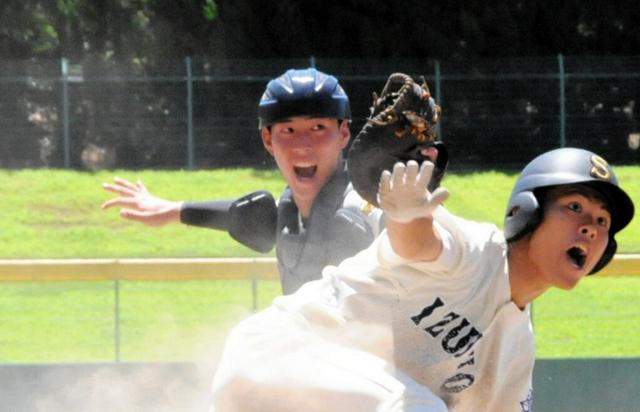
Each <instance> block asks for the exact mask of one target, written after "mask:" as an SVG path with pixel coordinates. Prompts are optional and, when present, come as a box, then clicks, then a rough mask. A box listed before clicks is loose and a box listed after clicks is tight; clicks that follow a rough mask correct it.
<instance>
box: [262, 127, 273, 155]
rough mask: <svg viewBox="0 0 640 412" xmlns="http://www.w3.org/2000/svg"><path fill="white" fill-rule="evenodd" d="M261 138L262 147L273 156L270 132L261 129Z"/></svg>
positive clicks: (267, 129) (265, 128)
mask: <svg viewBox="0 0 640 412" xmlns="http://www.w3.org/2000/svg"><path fill="white" fill-rule="evenodd" d="M260 134H261V136H262V145H263V146H264V148H265V149H266V150H267V152H269V154H271V156H273V142H272V141H271V132H270V131H269V128H268V127H263V128H262V130H261V131H260Z"/></svg>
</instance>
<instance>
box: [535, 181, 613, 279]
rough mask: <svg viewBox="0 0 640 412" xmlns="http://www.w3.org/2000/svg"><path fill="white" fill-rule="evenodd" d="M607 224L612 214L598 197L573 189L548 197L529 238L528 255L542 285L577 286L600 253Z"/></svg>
mask: <svg viewBox="0 0 640 412" xmlns="http://www.w3.org/2000/svg"><path fill="white" fill-rule="evenodd" d="M551 196H553V194H551ZM610 225H611V215H610V213H609V212H608V211H607V210H606V208H605V205H604V204H603V203H602V202H601V201H599V200H595V199H591V198H588V197H586V196H584V195H581V194H577V193H573V194H566V195H561V196H559V197H558V198H557V199H555V200H554V201H551V202H550V204H549V205H548V206H547V207H546V209H545V212H544V218H543V221H542V223H541V224H540V225H539V226H538V228H537V229H536V230H535V231H534V232H533V234H532V235H531V238H530V241H529V258H530V259H531V262H532V263H533V264H534V265H535V266H536V269H537V273H538V274H539V276H540V277H541V279H540V281H541V282H542V283H543V285H545V286H555V287H558V288H562V289H571V288H573V287H574V286H576V285H577V284H578V282H579V281H580V279H582V277H583V276H586V275H587V274H588V273H590V272H591V270H592V269H593V268H594V266H595V265H596V263H598V261H599V260H600V258H601V257H602V254H603V253H604V250H605V248H606V246H607V243H608V241H609V227H610Z"/></svg>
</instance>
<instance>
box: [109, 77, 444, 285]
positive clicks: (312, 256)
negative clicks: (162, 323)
mask: <svg viewBox="0 0 640 412" xmlns="http://www.w3.org/2000/svg"><path fill="white" fill-rule="evenodd" d="M258 114H259V116H258V117H259V125H258V127H259V129H260V132H261V137H262V142H263V144H264V147H265V149H266V150H267V151H268V152H269V153H270V154H271V155H272V156H273V157H274V159H275V161H276V164H277V165H278V168H279V169H280V171H281V172H282V175H283V176H284V178H285V180H286V182H287V185H288V187H287V188H286V190H285V191H284V192H283V193H282V195H281V196H280V198H279V200H278V202H277V204H276V202H275V201H274V199H273V197H272V196H271V194H270V193H268V192H265V191H258V192H254V193H250V194H247V195H245V196H243V197H241V198H240V199H237V200H214V201H206V202H183V201H169V200H166V199H161V198H158V197H156V196H154V195H153V194H151V193H150V192H149V191H148V190H147V188H146V187H145V186H144V184H143V183H142V182H140V181H138V182H136V183H133V182H129V181H127V180H124V179H120V178H116V179H114V182H113V183H111V184H110V183H105V184H104V185H103V187H104V189H105V190H107V191H109V192H113V193H115V194H117V195H118V197H116V198H113V199H110V200H108V201H106V202H105V203H104V204H103V205H102V208H103V209H108V208H111V207H121V208H123V209H122V210H121V212H120V216H121V217H123V218H125V219H129V220H134V221H138V222H142V223H144V224H147V225H149V226H163V225H166V224H169V223H178V222H180V223H184V224H187V225H193V226H200V227H207V228H212V229H219V230H226V231H228V232H229V234H230V235H231V236H232V237H233V238H234V239H235V240H237V241H238V242H240V243H242V244H244V245H245V246H248V247H250V248H252V249H254V250H256V251H258V252H263V253H264V252H268V251H270V250H271V249H272V248H273V245H274V243H275V246H276V255H277V260H278V269H279V273H280V280H281V284H282V289H283V292H284V293H285V294H289V293H293V292H294V291H296V290H297V289H298V288H299V287H300V286H301V285H303V284H304V283H305V282H308V281H310V280H314V279H319V278H320V277H321V271H322V268H324V267H325V266H327V265H335V264H338V263H339V262H341V261H342V260H343V259H345V258H347V257H349V256H353V255H354V254H356V253H357V252H358V251H360V250H362V249H364V248H366V247H367V246H368V245H369V244H370V243H371V242H372V241H373V239H374V237H375V235H377V234H378V233H379V230H380V227H381V225H382V222H381V211H380V210H379V209H377V208H375V207H372V206H371V205H370V204H369V203H368V202H365V201H363V199H362V198H361V197H360V196H359V195H358V193H357V192H356V191H355V190H354V189H353V187H352V185H351V184H350V183H349V175H348V174H347V171H346V162H345V160H344V158H343V150H344V149H345V148H346V147H347V145H348V143H349V138H350V130H349V123H350V120H351V109H350V105H349V99H348V97H347V95H346V94H345V92H344V90H343V88H342V87H341V86H340V84H339V83H338V80H337V79H336V78H335V77H334V76H331V75H329V74H326V73H323V72H321V71H318V70H316V69H313V68H309V69H304V70H294V69H292V70H288V71H287V72H285V73H284V74H282V75H281V76H279V77H277V78H275V79H273V80H271V81H270V82H269V83H268V84H267V87H266V90H265V91H264V94H263V95H262V98H261V99H260V102H259V107H258ZM367 142H368V140H367ZM415 147H416V145H414V147H413V149H415ZM419 150H420V151H421V155H422V156H424V158H428V159H431V160H432V161H435V162H437V164H439V165H440V166H441V169H439V170H440V171H441V174H444V169H445V168H446V165H447V162H448V157H447V155H446V149H445V148H444V145H443V144H442V143H441V142H439V143H438V145H437V146H435V145H430V144H421V145H420V146H419ZM372 152H373V151H372ZM357 153H358V154H360V153H364V151H363V150H358V151H357ZM366 156H367V157H369V155H368V154H367V155H366ZM356 158H357V159H356V160H359V157H356ZM370 159H371V158H370ZM438 159H439V160H438ZM374 160H375V159H374ZM379 163H380V164H381V165H382V164H384V163H382V162H379ZM381 170H382V169H376V170H375V172H374V173H376V174H377V175H379V173H380V171H381ZM356 177H358V176H356ZM376 179H377V178H376Z"/></svg>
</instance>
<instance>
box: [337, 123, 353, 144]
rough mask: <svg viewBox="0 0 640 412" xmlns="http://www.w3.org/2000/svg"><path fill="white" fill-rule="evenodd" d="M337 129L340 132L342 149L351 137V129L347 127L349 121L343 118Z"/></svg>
mask: <svg viewBox="0 0 640 412" xmlns="http://www.w3.org/2000/svg"><path fill="white" fill-rule="evenodd" d="M338 131H339V132H340V139H341V142H340V145H341V146H342V148H343V149H344V148H345V147H347V145H348V144H349V139H351V130H350V129H349V122H348V121H346V120H343V121H341V122H340V124H339V125H338Z"/></svg>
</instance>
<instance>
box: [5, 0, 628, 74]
mask: <svg viewBox="0 0 640 412" xmlns="http://www.w3.org/2000/svg"><path fill="white" fill-rule="evenodd" d="M639 19H640V3H638V2H637V1H633V0H622V1H617V2H608V1H603V0H566V1H559V2H558V1H553V0H529V1H524V0H521V1H506V0H501V1H492V2H488V1H478V0H472V1H466V0H465V1H462V0H449V1H446V2H443V1H440V2H434V1H425V0H405V1H400V2H389V1H387V2H384V1H375V0H324V1H300V0H95V1H89V0H55V1H54V0H3V1H2V3H1V4H0V23H1V24H0V55H1V56H2V57H3V58H5V59H6V58H14V59H15V58H18V59H20V58H29V57H34V56H36V57H61V56H64V57H71V58H73V57H80V56H83V55H87V54H92V55H100V56H102V58H103V59H105V60H114V61H117V62H125V61H137V62H142V63H146V64H151V65H152V64H153V63H154V62H156V61H158V60H162V59H165V58H168V57H183V56H187V55H210V56H217V57H239V58H262V57H300V56H310V55H315V56H319V57H352V58H367V57H369V58H390V57H420V58H438V59H457V58H460V59H467V58H477V57H489V58H491V57H506V56H523V55H524V56H536V55H552V54H557V53H563V54H572V55H579V54H595V55H602V54H634V53H637V50H639V49H640V31H639V30H637V29H636V27H635V26H636V23H637V21H638V20H639Z"/></svg>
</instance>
